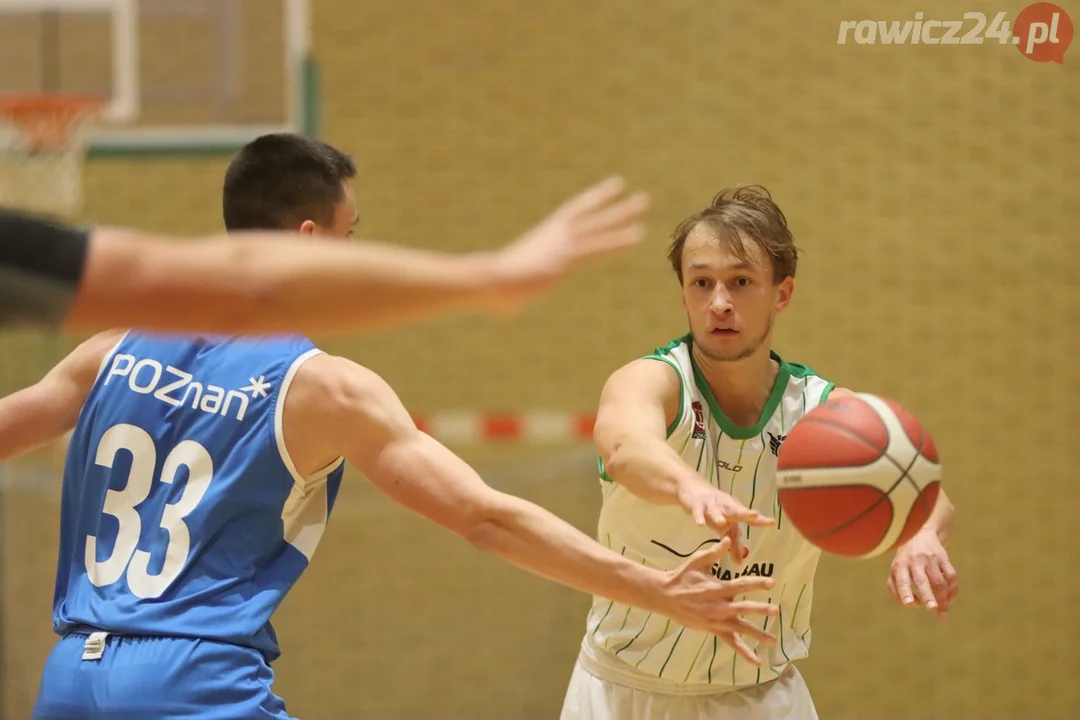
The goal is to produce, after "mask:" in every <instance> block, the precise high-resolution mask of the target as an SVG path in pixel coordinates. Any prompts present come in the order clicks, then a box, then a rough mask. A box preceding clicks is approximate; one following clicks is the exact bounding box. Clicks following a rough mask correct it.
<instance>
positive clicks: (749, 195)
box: [668, 185, 799, 283]
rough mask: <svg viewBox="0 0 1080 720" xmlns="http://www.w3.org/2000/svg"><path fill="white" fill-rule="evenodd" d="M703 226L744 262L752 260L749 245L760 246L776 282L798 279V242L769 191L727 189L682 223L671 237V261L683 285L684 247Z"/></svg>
mask: <svg viewBox="0 0 1080 720" xmlns="http://www.w3.org/2000/svg"><path fill="white" fill-rule="evenodd" d="M699 223H706V224H707V225H708V226H709V227H711V228H712V229H713V230H715V231H716V232H717V233H718V234H719V235H720V237H722V238H723V239H724V240H725V241H727V242H728V243H730V245H731V250H732V252H734V253H735V255H736V256H737V257H738V258H739V259H741V260H746V259H748V255H747V250H746V245H745V243H746V242H747V241H750V242H755V243H757V244H758V245H759V246H760V247H761V249H762V250H764V251H765V254H766V255H768V256H769V259H770V260H772V265H773V282H780V281H782V280H783V279H784V278H786V277H788V276H791V277H794V276H795V267H796V265H797V264H798V261H799V251H798V248H796V247H795V238H794V237H793V236H792V234H791V230H789V229H788V225H787V218H785V217H784V213H783V212H782V211H781V210H780V208H779V207H778V206H777V204H776V203H775V202H773V199H772V196H771V195H770V194H769V191H768V190H766V189H765V188H764V187H762V186H761V185H735V186H733V187H728V188H724V189H723V190H721V191H720V192H719V193H717V194H716V197H714V198H713V201H712V204H711V205H709V207H707V208H705V209H704V210H700V211H698V212H696V213H694V214H693V215H691V216H690V217H688V218H686V219H685V220H683V221H682V222H681V223H679V226H678V227H677V228H675V232H674V233H672V236H671V247H670V249H669V250H668V260H670V261H671V267H673V268H674V269H675V275H676V276H678V278H679V282H680V283H682V281H683V273H682V256H683V246H684V245H685V244H686V238H687V236H689V235H690V232H691V231H692V230H693V229H694V228H695V227H697V226H698V224H699Z"/></svg>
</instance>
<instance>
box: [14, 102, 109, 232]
mask: <svg viewBox="0 0 1080 720" xmlns="http://www.w3.org/2000/svg"><path fill="white" fill-rule="evenodd" d="M103 106H104V101H103V100H102V99H101V98H99V97H95V96H90V95H75V94H71V93H39V94H8V95H0V204H3V205H7V206H9V207H17V208H24V209H27V210H37V211H42V212H50V213H59V214H63V215H70V214H74V213H77V212H79V211H80V210H81V209H82V200H83V197H82V170H83V164H84V161H85V160H86V151H87V145H88V142H89V138H90V132H91V130H93V128H94V127H95V126H96V125H97V122H98V119H99V117H100V114H101V110H102V107H103Z"/></svg>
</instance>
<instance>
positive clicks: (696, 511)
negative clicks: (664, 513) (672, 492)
mask: <svg viewBox="0 0 1080 720" xmlns="http://www.w3.org/2000/svg"><path fill="white" fill-rule="evenodd" d="M690 516H691V517H693V518H694V523H695V524H696V525H697V526H698V527H702V526H704V525H705V506H704V505H694V506H693V508H691V510H690Z"/></svg>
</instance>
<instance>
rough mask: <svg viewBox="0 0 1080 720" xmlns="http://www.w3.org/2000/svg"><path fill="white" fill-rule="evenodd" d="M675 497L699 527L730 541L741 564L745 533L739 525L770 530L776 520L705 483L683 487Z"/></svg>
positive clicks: (733, 557)
mask: <svg viewBox="0 0 1080 720" xmlns="http://www.w3.org/2000/svg"><path fill="white" fill-rule="evenodd" d="M676 497H677V499H678V501H679V505H680V506H681V507H682V509H683V510H685V511H686V512H687V514H688V515H690V517H692V518H693V519H694V522H695V523H696V524H697V525H698V527H705V526H708V527H711V528H713V529H714V530H716V532H718V533H720V534H721V535H726V536H727V537H728V538H730V540H731V550H730V552H731V557H732V559H733V560H734V561H735V562H737V563H740V564H741V563H742V561H743V559H744V558H745V552H744V548H743V544H742V531H741V529H740V528H739V523H746V524H747V525H751V526H756V527H770V526H772V525H775V524H776V520H774V519H773V518H771V517H766V516H765V515H762V514H761V513H759V512H758V511H757V510H751V509H750V508H748V507H746V506H745V505H743V504H742V503H741V502H739V501H738V500H736V499H735V498H733V497H732V496H731V495H728V494H727V493H726V492H724V491H723V490H721V489H720V488H718V487H715V486H713V485H710V484H709V483H707V482H705V481H704V480H702V481H700V482H687V483H683V484H682V485H681V486H680V487H679V489H678V491H677V493H676Z"/></svg>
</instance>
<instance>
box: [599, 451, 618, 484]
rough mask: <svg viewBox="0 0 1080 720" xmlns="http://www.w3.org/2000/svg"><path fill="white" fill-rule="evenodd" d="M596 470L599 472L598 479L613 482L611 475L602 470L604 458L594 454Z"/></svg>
mask: <svg viewBox="0 0 1080 720" xmlns="http://www.w3.org/2000/svg"><path fill="white" fill-rule="evenodd" d="M596 471H597V472H598V473H600V479H601V480H603V481H604V482H615V481H614V480H612V479H611V476H610V475H608V474H607V471H606V470H604V459H603V458H602V457H600V456H599V455H597V456H596Z"/></svg>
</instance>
